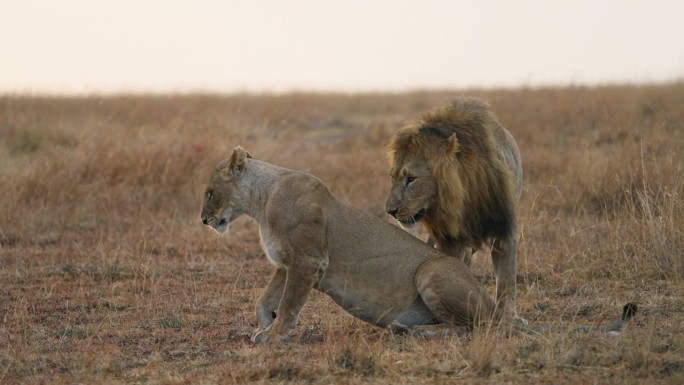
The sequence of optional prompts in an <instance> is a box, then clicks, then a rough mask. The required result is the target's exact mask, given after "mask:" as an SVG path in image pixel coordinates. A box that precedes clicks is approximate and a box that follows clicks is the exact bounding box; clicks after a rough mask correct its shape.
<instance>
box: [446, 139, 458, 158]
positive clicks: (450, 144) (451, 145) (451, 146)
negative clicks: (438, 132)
mask: <svg viewBox="0 0 684 385" xmlns="http://www.w3.org/2000/svg"><path fill="white" fill-rule="evenodd" d="M460 150H461V145H460V144H459V143H458V138H457V137H456V134H451V136H450V137H449V139H447V146H446V152H447V154H449V155H454V154H456V153H457V152H459V151H460Z"/></svg>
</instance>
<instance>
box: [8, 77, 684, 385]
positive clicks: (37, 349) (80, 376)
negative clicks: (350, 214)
mask: <svg viewBox="0 0 684 385" xmlns="http://www.w3.org/2000/svg"><path fill="white" fill-rule="evenodd" d="M467 93H468V94H470V95H476V96H481V97H484V98H485V99H487V100H488V101H489V102H490V103H491V105H492V107H493V109H494V111H495V112H496V113H497V116H498V117H499V120H500V121H501V122H502V123H503V124H504V125H505V126H506V127H507V128H509V130H510V131H511V132H512V133H513V135H514V136H515V137H516V139H517V140H518V144H519V146H520V148H521V152H522V155H523V161H524V164H525V181H524V193H523V201H522V204H521V205H520V208H519V211H518V215H519V220H520V223H521V232H522V234H521V237H522V242H521V246H520V247H521V249H520V269H519V279H518V284H519V286H518V289H519V291H518V293H519V311H520V313H521V315H522V316H523V317H525V318H527V319H528V320H529V321H530V322H531V323H552V322H566V323H590V324H597V323H601V322H606V321H608V320H610V319H612V318H614V317H615V316H617V313H618V312H619V308H620V306H621V305H622V304H623V303H625V302H627V301H635V302H637V303H638V304H639V306H640V308H641V312H640V313H639V315H638V316H637V318H636V319H635V321H634V322H633V323H632V324H631V325H630V326H629V327H628V328H627V330H626V331H625V332H624V333H623V334H622V335H621V336H619V337H614V336H606V335H596V334H587V335H573V334H567V333H560V334H552V335H542V336H526V335H516V336H512V337H508V336H505V335H503V334H502V333H501V332H498V331H495V330H478V331H476V332H474V333H472V334H471V335H466V336H462V337H454V338H453V339H449V340H419V339H412V338H410V337H401V336H393V335H389V334H387V333H385V332H384V331H382V330H379V329H376V328H374V327H372V326H369V325H366V324H364V323H362V322H361V321H358V320H355V319H353V318H352V317H351V316H349V315H347V314H346V313H344V312H343V311H341V310H340V309H339V308H337V307H336V306H335V305H334V304H333V303H332V302H331V301H330V300H328V299H327V297H325V296H324V295H321V294H319V293H314V295H312V297H311V299H310V301H309V302H308V303H307V305H306V306H305V309H304V311H303V315H302V317H301V322H300V324H299V326H298V327H297V334H296V336H295V341H294V342H293V343H291V344H288V345H286V346H276V347H261V346H254V345H252V344H250V343H249V342H248V336H249V334H250V333H251V332H252V331H253V330H254V329H255V327H256V320H255V316H254V314H253V307H254V303H255V300H256V297H257V296H258V293H259V291H260V289H261V288H262V287H264V286H265V284H266V282H267V279H268V276H269V274H270V272H271V267H270V266H269V265H268V263H267V262H266V260H265V258H264V257H263V255H262V253H261V251H260V249H259V247H258V235H257V232H256V226H255V224H254V223H253V222H251V221H249V220H246V219H241V220H239V221H238V223H236V224H235V226H233V231H232V233H231V234H230V236H228V237H218V236H216V235H215V234H214V233H213V232H211V231H209V230H208V229H206V228H203V226H201V225H200V221H199V209H200V205H201V202H200V201H201V196H202V189H203V183H204V181H205V179H206V177H207V175H208V173H209V172H210V170H211V169H212V168H213V167H214V165H215V164H216V163H217V162H218V161H219V160H220V159H221V158H224V157H226V156H227V155H228V154H229V151H230V150H231V149H232V147H233V146H235V145H237V144H240V145H242V146H244V147H245V148H247V149H248V150H249V151H250V152H251V153H252V154H253V155H254V156H255V157H257V158H260V159H263V160H266V161H269V162H272V163H276V164H279V165H283V166H286V167H290V168H296V169H301V170H305V171H309V172H311V173H313V174H315V175H317V176H319V177H320V178H321V179H322V180H323V181H325V182H326V183H327V184H328V185H329V187H330V188H331V190H332V191H333V192H334V193H335V194H336V195H337V196H339V197H340V198H342V199H344V200H346V201H349V202H351V203H352V204H354V205H356V206H360V207H367V208H369V209H371V210H377V208H378V207H381V206H382V204H383V202H384V198H385V194H386V193H387V191H388V187H389V181H388V176H387V172H388V167H387V164H386V161H385V156H384V146H385V145H386V143H387V142H388V139H389V137H390V136H391V135H392V133H393V132H394V131H395V130H396V129H397V128H398V127H399V126H400V125H401V124H402V122H403V121H405V120H407V119H413V118H415V117H417V116H418V115H419V114H420V113H421V112H423V111H425V110H427V109H428V108H430V107H432V106H435V105H438V104H441V103H443V102H445V101H446V100H448V99H449V97H451V96H453V95H455V93H451V92H441V93H436V92H435V93H413V94H403V95H382V94H377V95H374V94H371V95H305V94H293V95H286V96H252V95H236V96H230V97H220V96H159V97H143V96H140V97H139V96H121V97H105V98H100V97H91V98H39V97H20V96H4V97H0V180H1V181H2V182H1V188H0V196H1V197H2V198H1V199H0V282H1V286H0V382H2V383H120V382H126V383H138V384H154V383H192V384H195V383H228V384H232V383H238V384H239V383H246V382H255V383H271V382H288V381H292V382H298V383H313V384H319V383H346V384H362V383H379V384H398V383H434V384H442V383H450V382H460V381H463V380H465V381H467V382H468V383H534V382H539V383H549V382H553V383H625V384H631V383H645V382H648V383H656V382H662V383H683V382H684V358H682V357H684V354H683V352H684V350H683V349H684V310H683V309H684V294H683V293H684V257H683V254H682V250H684V232H683V231H684V230H683V229H684V202H683V199H684V169H683V168H684V156H683V155H682V152H683V151H684V84H672V85H663V86H652V87H627V86H625V87H605V88H571V89H542V90H529V89H521V90H511V91H491V92H482V91H476V90H474V91H469V92H467ZM474 268H475V269H476V271H477V273H478V275H479V276H480V277H481V279H482V281H483V282H484V284H485V285H486V286H487V287H488V288H489V289H492V288H493V278H492V273H491V271H492V269H491V266H490V262H489V261H486V260H476V261H475V266H474Z"/></svg>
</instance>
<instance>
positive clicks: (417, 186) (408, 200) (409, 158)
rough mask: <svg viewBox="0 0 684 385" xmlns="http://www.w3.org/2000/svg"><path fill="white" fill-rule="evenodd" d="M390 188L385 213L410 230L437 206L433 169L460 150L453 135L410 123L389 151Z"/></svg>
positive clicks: (395, 139)
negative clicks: (446, 134) (445, 134)
mask: <svg viewBox="0 0 684 385" xmlns="http://www.w3.org/2000/svg"><path fill="white" fill-rule="evenodd" d="M388 150H389V151H388V158H389V161H390V164H391V167H392V168H391V171H390V176H391V178H392V188H391V190H390V193H389V195H388V197H387V202H386V207H385V208H386V210H387V213H388V214H389V215H391V216H393V217H394V218H396V219H397V220H398V221H399V222H400V223H401V224H402V225H404V226H407V227H410V226H413V225H415V224H417V223H418V222H420V221H421V220H422V219H423V218H424V217H425V216H426V215H430V214H431V213H433V212H434V210H436V209H437V207H436V206H438V205H439V203H440V202H439V185H438V181H437V179H436V177H435V175H439V173H436V172H435V171H437V170H435V168H436V167H437V166H438V165H439V164H442V163H444V162H449V161H450V160H451V159H453V158H454V154H455V153H456V152H458V150H459V144H458V140H457V139H456V135H450V136H444V134H443V133H442V131H440V130H436V129H433V128H432V127H430V126H425V125H422V124H420V123H418V122H414V123H410V124H408V125H407V126H405V127H404V128H402V129H401V130H399V131H398V132H397V134H396V135H395V136H394V137H393V138H392V142H391V143H390V145H389V147H388Z"/></svg>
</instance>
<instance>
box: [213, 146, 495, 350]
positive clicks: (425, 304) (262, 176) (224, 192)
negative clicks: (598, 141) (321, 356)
mask: <svg viewBox="0 0 684 385" xmlns="http://www.w3.org/2000/svg"><path fill="white" fill-rule="evenodd" d="M242 214H246V215H248V216H250V217H252V218H254V219H255V220H256V221H257V222H258V224H259V235H260V237H261V246H262V247H263V249H264V251H265V253H266V256H267V258H268V259H269V260H270V261H271V262H272V263H273V264H274V265H275V266H276V271H275V273H274V274H273V277H272V278H271V281H270V282H269V283H268V286H267V287H266V289H265V290H264V292H263V294H262V295H261V296H260V297H259V299H258V301H257V304H256V314H257V319H258V321H259V327H260V330H258V331H257V332H256V334H254V336H253V337H252V339H253V341H255V342H258V343H265V342H278V341H285V340H286V339H287V338H288V335H289V334H290V332H291V331H292V330H293V328H294V327H295V324H296V323H297V318H298V315H299V312H300V310H301V308H302V306H303V305H304V302H305V301H306V299H307V296H308V294H309V292H310V291H311V289H312V288H315V289H317V290H320V291H322V292H324V293H326V294H327V295H329V296H330V297H331V298H332V299H333V300H334V301H335V302H336V303H337V304H338V305H340V306H341V307H343V308H344V309H345V310H346V311H348V312H349V313H351V314H352V315H354V316H356V317H358V318H360V319H362V320H364V321H366V322H369V323H371V324H374V325H377V326H381V327H390V328H391V329H393V330H408V329H410V330H412V331H416V330H418V331H419V330H421V328H425V330H428V331H429V332H432V331H434V329H438V330H439V325H437V327H435V324H442V326H444V327H445V328H451V327H453V326H454V325H456V326H457V325H462V326H464V327H471V326H473V325H476V324H478V323H479V322H483V321H486V320H490V319H494V320H496V319H498V318H499V317H500V316H501V314H500V311H499V310H497V308H496V306H495V304H494V301H492V299H491V298H490V297H489V296H488V295H487V294H486V292H485V291H484V290H483V289H482V288H481V286H480V284H479V282H478V281H477V280H476V279H475V278H474V277H473V275H472V274H471V273H470V269H468V268H467V267H466V266H465V264H464V263H463V262H462V261H461V260H460V259H457V258H453V257H448V256H445V255H444V254H443V253H442V252H441V251H439V250H437V249H435V248H432V247H429V246H427V245H426V244H425V243H423V242H421V241H420V240H418V239H417V238H415V237H413V236H412V235H410V234H408V233H406V232H405V231H402V230H401V229H399V228H397V227H395V226H393V225H391V224H389V223H387V222H385V221H383V220H382V219H380V218H377V217H375V216H373V215H371V214H368V213H366V212H364V211H361V210H357V209H354V208H352V207H350V206H348V205H346V204H345V203H343V202H341V201H340V200H338V199H337V198H335V197H334V196H333V195H332V194H331V193H330V191H329V190H328V189H327V188H326V187H325V185H324V184H323V183H322V182H321V181H320V180H319V179H318V178H316V177H314V176H312V175H309V174H306V173H303V172H299V171H293V170H288V169H285V168H281V167H278V166H274V165H271V164H268V163H265V162H261V161H258V160H255V159H252V158H251V157H250V155H249V154H248V153H247V152H246V151H245V150H244V149H242V148H241V147H236V148H235V149H234V150H233V153H232V155H231V157H230V159H226V160H223V161H222V162H220V163H219V165H218V166H217V167H216V169H215V170H214V172H213V173H212V175H211V177H210V179H209V183H208V184H207V188H206V192H205V194H204V204H203V206H202V214H201V218H202V223H204V224H206V225H209V226H211V227H212V228H214V229H215V230H216V231H217V232H219V233H223V232H225V231H226V230H228V227H229V224H230V222H232V221H233V220H235V219H236V218H237V217H239V216H240V215H242ZM429 332H428V334H429Z"/></svg>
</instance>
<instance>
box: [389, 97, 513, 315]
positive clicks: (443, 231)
mask: <svg viewBox="0 0 684 385" xmlns="http://www.w3.org/2000/svg"><path fill="white" fill-rule="evenodd" d="M388 158H389V160H390V164H391V171H390V176H391V178H392V188H391V190H390V192H389V194H388V197H387V202H386V210H387V213H388V214H390V215H391V216H393V217H395V218H396V219H397V220H398V221H399V222H400V223H401V224H402V225H403V226H405V227H411V226H413V225H415V224H417V223H421V224H422V225H423V226H424V228H425V229H426V231H427V233H428V234H429V235H430V238H429V239H428V243H429V244H430V245H435V246H436V247H437V248H439V249H441V250H443V251H444V252H445V253H446V254H449V255H453V256H457V257H460V258H461V259H462V260H463V261H464V262H465V264H466V265H470V259H471V254H472V252H473V250H478V249H482V250H485V249H488V248H489V247H491V255H492V261H493V263H494V272H495V275H496V297H497V303H498V306H500V307H503V312H504V316H506V317H508V318H510V319H515V320H518V321H521V322H524V320H522V319H520V318H519V317H518V315H517V311H516V307H515V291H516V290H515V280H516V272H517V255H518V234H517V230H516V213H515V210H516V205H517V203H518V201H519V199H520V192H521V186H522V162H521V160H520V152H519V151H518V146H517V145H516V143H515V140H514V139H513V137H512V136H511V134H510V133H509V132H508V131H507V130H506V129H505V128H503V127H502V126H501V125H500V124H499V123H498V122H497V121H496V119H495V118H494V116H493V114H492V113H491V111H490V109H489V107H488V106H487V104H485V103H484V102H482V101H480V100H478V99H474V98H458V99H455V100H453V101H452V102H451V103H450V104H448V105H446V106H444V107H441V108H437V109H435V110H433V111H431V112H429V113H427V114H425V115H424V116H423V118H422V119H421V120H419V121H415V122H410V123H408V124H407V125H406V126H404V127H403V128H401V129H400V130H399V131H398V132H397V133H396V134H395V135H394V136H393V138H392V140H391V142H390V144H389V147H388Z"/></svg>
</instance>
